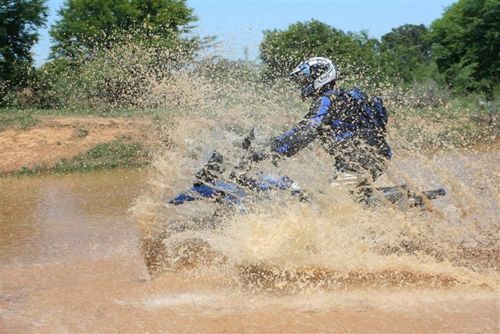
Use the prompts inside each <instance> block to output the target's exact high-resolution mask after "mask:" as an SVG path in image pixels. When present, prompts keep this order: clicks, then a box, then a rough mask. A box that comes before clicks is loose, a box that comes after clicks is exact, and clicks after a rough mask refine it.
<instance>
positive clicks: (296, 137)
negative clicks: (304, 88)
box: [271, 96, 331, 156]
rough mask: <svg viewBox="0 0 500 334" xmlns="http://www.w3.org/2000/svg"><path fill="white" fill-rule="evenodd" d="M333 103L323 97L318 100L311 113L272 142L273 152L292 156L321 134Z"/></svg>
mask: <svg viewBox="0 0 500 334" xmlns="http://www.w3.org/2000/svg"><path fill="white" fill-rule="evenodd" d="M330 106H331V101H330V99H329V98H328V97H326V96H322V97H320V98H318V99H317V100H316V102H315V103H314V104H313V106H312V107H311V110H310V112H309V113H308V114H307V115H306V116H305V117H304V119H302V120H301V121H300V122H299V123H298V124H297V125H295V126H294V127H292V128H291V129H290V130H288V131H286V132H285V133H283V134H282V135H280V136H278V137H276V138H274V139H273V140H272V141H271V151H272V152H273V153H275V154H279V155H286V156H292V155H294V154H295V153H297V152H298V151H300V150H301V149H303V148H304V147H306V146H307V145H308V144H309V143H311V142H312V141H313V140H314V139H316V138H317V137H318V135H319V134H320V130H321V127H322V125H323V124H325V123H326V121H327V119H328V112H329V109H330Z"/></svg>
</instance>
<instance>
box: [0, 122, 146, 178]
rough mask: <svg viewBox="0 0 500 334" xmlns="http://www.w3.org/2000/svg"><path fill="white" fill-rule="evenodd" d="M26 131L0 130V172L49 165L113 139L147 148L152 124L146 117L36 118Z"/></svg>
mask: <svg viewBox="0 0 500 334" xmlns="http://www.w3.org/2000/svg"><path fill="white" fill-rule="evenodd" d="M37 119H38V120H39V122H38V123H37V125H35V126H33V127H30V128H28V129H17V128H8V129H6V130H4V131H0V157H1V159H0V173H9V172H13V171H16V170H18V169H20V168H21V167H24V166H26V167H33V166H35V165H47V166H51V165H53V164H55V163H56V162H58V161H59V160H61V159H68V158H71V157H73V156H75V155H78V154H80V153H83V152H85V151H87V150H88V149H90V148H92V147H94V146H95V145H97V144H100V143H107V142H110V141H113V140H115V139H119V140H121V141H124V142H140V143H142V144H143V145H146V146H148V145H150V144H152V142H153V140H154V139H153V138H152V136H151V135H150V134H151V129H152V123H151V121H150V120H149V119H146V118H109V117H95V116H92V117H48V116H39V117H37Z"/></svg>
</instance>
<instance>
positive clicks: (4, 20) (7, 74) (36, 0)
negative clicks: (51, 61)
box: [0, 0, 47, 87]
mask: <svg viewBox="0 0 500 334" xmlns="http://www.w3.org/2000/svg"><path fill="white" fill-rule="evenodd" d="M46 18H47V7H46V6H45V1H44V0H0V86H2V85H6V84H7V82H8V83H9V84H8V85H9V86H14V87H15V86H17V85H23V84H25V83H26V79H27V77H28V72H29V70H30V69H31V67H32V63H33V59H32V56H31V52H30V50H31V47H32V46H33V44H34V43H36V42H37V41H38V33H37V28H39V27H41V26H43V25H44V24H45V21H46Z"/></svg>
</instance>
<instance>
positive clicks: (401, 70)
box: [380, 24, 432, 82]
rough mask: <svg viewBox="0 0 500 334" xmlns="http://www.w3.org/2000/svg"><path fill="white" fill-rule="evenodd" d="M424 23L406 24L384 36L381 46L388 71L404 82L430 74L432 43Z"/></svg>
mask: <svg viewBox="0 0 500 334" xmlns="http://www.w3.org/2000/svg"><path fill="white" fill-rule="evenodd" d="M427 35H428V29H427V27H426V26H424V25H423V24H420V25H415V24H405V25H402V26H400V27H398V28H394V29H392V31H391V32H389V33H387V34H385V35H384V36H382V43H381V46H380V49H381V53H382V58H383V61H384V63H385V64H386V65H385V68H386V70H387V71H390V72H392V75H394V76H397V77H399V78H400V79H402V80H403V81H404V82H412V81H415V80H420V79H424V78H426V77H429V76H430V73H429V71H430V70H429V69H430V68H432V67H431V66H430V65H431V62H432V57H431V43H430V42H429V40H428V36H427Z"/></svg>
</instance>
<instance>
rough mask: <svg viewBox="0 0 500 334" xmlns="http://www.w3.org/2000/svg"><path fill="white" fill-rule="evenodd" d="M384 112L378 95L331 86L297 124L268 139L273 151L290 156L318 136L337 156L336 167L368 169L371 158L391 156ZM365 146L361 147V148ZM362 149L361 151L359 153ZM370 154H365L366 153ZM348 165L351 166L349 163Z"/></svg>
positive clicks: (378, 158)
mask: <svg viewBox="0 0 500 334" xmlns="http://www.w3.org/2000/svg"><path fill="white" fill-rule="evenodd" d="M386 123H387V113H386V111H385V108H384V106H383V103H382V100H381V99H380V98H372V99H371V100H370V99H368V97H367V96H366V94H364V93H363V92H362V91H361V90H360V89H358V88H353V89H351V90H349V91H344V90H337V89H331V90H328V91H326V92H324V93H323V94H321V96H319V97H318V98H317V99H316V101H315V102H314V103H313V105H312V106H311V108H310V110H309V113H308V114H307V115H306V116H305V117H304V119H302V120H301V121H300V122H299V123H298V124H297V125H295V126H294V127H292V128H291V129H290V130H288V131H286V132H285V133H283V134H282V135H280V136H278V137H276V138H274V139H273V140H272V142H271V150H272V151H273V153H275V154H279V155H285V156H292V155H294V154H296V153H297V152H298V151H300V150H301V149H302V148H304V147H306V146H307V145H308V144H309V143H311V142H312V141H314V140H315V139H320V140H321V141H322V142H323V144H324V145H323V146H324V147H326V149H327V151H328V152H329V153H330V154H332V155H334V156H335V157H338V158H336V167H337V169H343V170H345V169H348V170H351V171H355V169H356V167H355V166H360V165H361V166H362V168H364V169H370V168H371V166H367V165H368V164H370V161H372V160H373V159H375V160H385V159H390V158H391V156H392V153H391V149H390V147H389V145H388V144H387V142H386V139H385V136H386V135H385V125H386ZM361 147H364V149H361ZM359 152H363V154H359ZM368 154H369V155H371V156H370V157H366V155H368ZM349 165H351V166H349Z"/></svg>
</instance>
